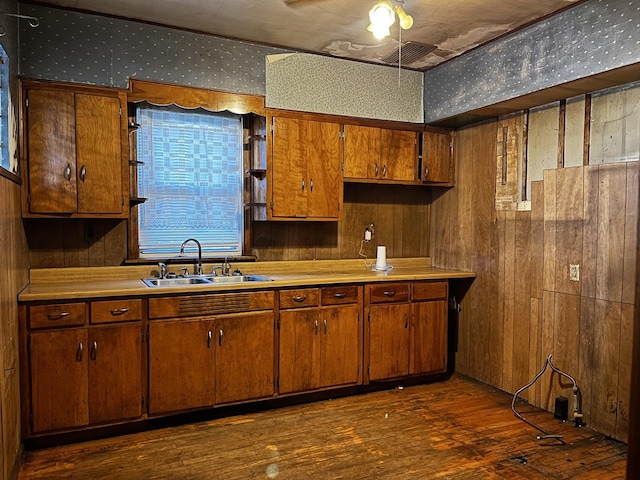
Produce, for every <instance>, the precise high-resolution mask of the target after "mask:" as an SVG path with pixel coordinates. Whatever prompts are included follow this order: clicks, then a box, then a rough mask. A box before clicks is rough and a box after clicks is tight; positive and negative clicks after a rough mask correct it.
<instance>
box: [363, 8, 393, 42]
mask: <svg viewBox="0 0 640 480" xmlns="http://www.w3.org/2000/svg"><path fill="white" fill-rule="evenodd" d="M369 20H371V25H369V27H368V28H367V30H369V31H370V32H373V35H374V36H375V37H376V38H377V39H382V38H384V37H386V36H388V35H390V34H391V32H390V31H389V27H390V26H391V25H393V23H394V22H395V21H396V16H395V14H394V12H393V10H392V9H391V7H390V6H389V5H387V4H386V3H378V4H377V5H374V6H373V8H372V9H371V10H369Z"/></svg>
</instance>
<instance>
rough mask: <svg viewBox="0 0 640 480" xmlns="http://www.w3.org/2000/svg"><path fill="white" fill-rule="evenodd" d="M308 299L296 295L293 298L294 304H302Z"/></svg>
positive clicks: (304, 296)
mask: <svg viewBox="0 0 640 480" xmlns="http://www.w3.org/2000/svg"><path fill="white" fill-rule="evenodd" d="M306 299H307V296H306V295H296V296H295V297H293V301H294V302H298V303H302V302H304V301H305V300H306Z"/></svg>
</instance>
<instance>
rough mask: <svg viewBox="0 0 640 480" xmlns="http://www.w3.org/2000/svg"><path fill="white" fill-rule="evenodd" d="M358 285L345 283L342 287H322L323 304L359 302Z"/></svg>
mask: <svg viewBox="0 0 640 480" xmlns="http://www.w3.org/2000/svg"><path fill="white" fill-rule="evenodd" d="M358 290H359V287H358V286H357V285H344V286H342V287H325V288H323V289H322V304H323V305H340V304H343V303H358Z"/></svg>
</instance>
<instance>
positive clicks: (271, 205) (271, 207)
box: [269, 200, 273, 210]
mask: <svg viewBox="0 0 640 480" xmlns="http://www.w3.org/2000/svg"><path fill="white" fill-rule="evenodd" d="M269 208H270V209H271V210H273V200H271V202H270V203H269Z"/></svg>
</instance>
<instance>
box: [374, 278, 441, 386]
mask: <svg viewBox="0 0 640 480" xmlns="http://www.w3.org/2000/svg"><path fill="white" fill-rule="evenodd" d="M365 301H366V303H367V304H366V309H367V310H368V330H367V331H368V342H369V343H368V357H367V359H366V362H367V365H368V379H369V381H377V380H387V379H393V378H401V377H405V376H408V375H419V374H430V373H442V372H446V370H447V341H448V337H447V328H448V323H447V322H448V319H447V308H448V307H447V282H446V281H432V282H415V283H399V284H387V285H385V284H376V285H368V286H367V287H366V289H365Z"/></svg>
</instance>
